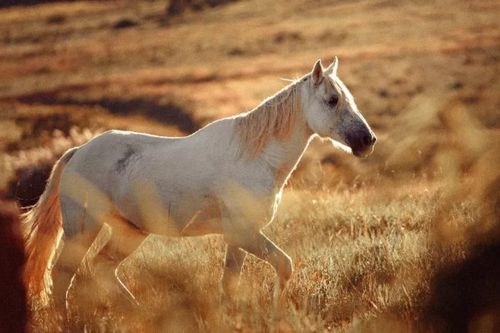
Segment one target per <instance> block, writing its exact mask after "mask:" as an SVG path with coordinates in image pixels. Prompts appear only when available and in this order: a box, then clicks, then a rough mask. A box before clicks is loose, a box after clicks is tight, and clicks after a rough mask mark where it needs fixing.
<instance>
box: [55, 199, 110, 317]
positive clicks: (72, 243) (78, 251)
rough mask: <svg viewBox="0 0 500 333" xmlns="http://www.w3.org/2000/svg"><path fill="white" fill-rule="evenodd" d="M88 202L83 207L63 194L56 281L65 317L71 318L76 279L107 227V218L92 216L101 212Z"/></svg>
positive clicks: (58, 304) (56, 299) (57, 292)
mask: <svg viewBox="0 0 500 333" xmlns="http://www.w3.org/2000/svg"><path fill="white" fill-rule="evenodd" d="M88 201H89V200H86V201H82V202H84V204H81V203H78V202H75V201H74V200H72V199H70V198H69V197H67V196H65V195H61V213H62V218H63V230H64V235H63V237H62V246H61V247H60V250H59V255H58V259H57V261H56V265H55V267H54V270H53V272H54V274H53V280H54V298H55V303H56V306H60V307H62V309H63V311H64V316H66V315H67V310H68V304H67V294H68V291H69V289H70V287H71V282H72V280H73V277H74V275H75V273H76V271H77V270H78V267H79V266H80V265H81V263H82V261H83V260H84V258H85V255H86V254H87V252H88V250H89V248H90V246H91V245H92V243H93V242H94V240H95V239H96V237H97V235H98V234H99V231H100V230H101V228H102V225H103V219H101V218H98V217H97V216H103V215H97V214H94V215H92V214H90V212H91V211H94V212H95V211H97V209H96V207H97V205H95V204H93V203H92V202H91V203H89V202H88Z"/></svg>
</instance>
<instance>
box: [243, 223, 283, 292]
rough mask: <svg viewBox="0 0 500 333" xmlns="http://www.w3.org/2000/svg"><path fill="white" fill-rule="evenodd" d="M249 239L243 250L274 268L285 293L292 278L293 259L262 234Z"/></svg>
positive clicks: (259, 233)
mask: <svg viewBox="0 0 500 333" xmlns="http://www.w3.org/2000/svg"><path fill="white" fill-rule="evenodd" d="M249 238H250V240H249V241H248V242H246V244H245V246H244V247H243V248H244V249H245V250H246V251H248V252H250V253H252V254H253V255H255V256H257V257H258V258H260V259H262V260H265V261H267V262H268V263H270V264H271V265H272V266H273V267H274V269H275V270H276V273H277V274H278V277H279V280H280V288H281V291H284V289H285V287H286V283H287V282H288V280H290V277H291V276H292V272H293V264H292V259H291V258H290V257H289V256H288V255H287V254H286V253H285V252H284V251H283V250H282V249H280V248H279V247H278V246H277V245H276V244H274V243H273V242H272V241H271V240H270V239H269V238H267V237H266V236H265V235H264V234H262V233H261V232H258V233H255V234H254V235H252V236H251V237H249Z"/></svg>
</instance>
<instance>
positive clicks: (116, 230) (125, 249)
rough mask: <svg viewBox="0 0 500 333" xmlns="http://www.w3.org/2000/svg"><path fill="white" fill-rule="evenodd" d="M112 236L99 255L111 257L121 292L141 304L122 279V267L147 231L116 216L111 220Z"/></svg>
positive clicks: (112, 269) (136, 303)
mask: <svg viewBox="0 0 500 333" xmlns="http://www.w3.org/2000/svg"><path fill="white" fill-rule="evenodd" d="M110 226H111V237H110V239H109V241H108V243H107V244H106V246H104V248H103V249H102V250H101V251H100V252H99V256H101V257H105V258H107V259H110V261H111V262H112V266H111V273H112V278H113V279H114V280H115V281H116V282H117V286H118V288H119V290H120V292H121V293H122V294H123V295H124V296H125V297H126V298H127V299H128V300H129V301H130V302H131V303H132V304H134V305H139V303H138V302H137V300H136V298H135V296H134V295H133V294H132V292H130V290H129V289H128V288H127V286H126V285H125V283H123V281H122V280H121V279H120V274H119V273H120V268H121V266H122V264H123V263H124V262H125V260H126V258H127V257H128V256H130V255H131V254H132V253H133V252H134V251H135V250H136V249H137V248H138V247H139V246H140V245H141V244H142V242H143V241H144V239H145V238H146V237H147V234H146V233H143V232H141V231H140V230H139V229H137V228H135V227H134V226H133V225H131V224H130V223H129V222H128V221H126V220H125V219H122V218H120V217H118V216H114V217H113V218H112V219H111V220H110Z"/></svg>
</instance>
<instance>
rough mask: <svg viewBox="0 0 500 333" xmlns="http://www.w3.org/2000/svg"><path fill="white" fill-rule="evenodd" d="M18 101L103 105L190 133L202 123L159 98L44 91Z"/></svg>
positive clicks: (118, 111) (112, 111) (89, 105)
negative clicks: (86, 96) (82, 95)
mask: <svg viewBox="0 0 500 333" xmlns="http://www.w3.org/2000/svg"><path fill="white" fill-rule="evenodd" d="M17 100H18V101H20V102H22V103H26V104H45V105H77V106H88V107H96V106H100V107H102V108H104V109H106V110H108V111H109V112H111V113H113V114H117V115H123V116H127V115H134V114H141V115H144V116H146V117H147V118H150V119H152V120H155V121H157V122H160V123H162V124H169V125H174V126H176V127H178V128H179V129H180V130H182V131H183V132H186V133H192V132H194V131H196V130H197V129H199V128H200V124H198V123H197V122H196V121H195V120H194V118H193V117H192V116H191V114H190V113H189V112H187V111H186V110H185V108H184V107H182V106H181V105H179V104H177V103H175V102H172V101H170V100H165V99H162V98H159V97H133V98H129V99H127V98H123V99H122V98H118V97H102V98H98V99H88V100H87V99H86V100H81V99H78V98H75V97H61V96H59V92H44V93H37V94H32V95H25V96H22V97H19V98H17Z"/></svg>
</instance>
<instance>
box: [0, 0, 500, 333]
mask: <svg viewBox="0 0 500 333" xmlns="http://www.w3.org/2000/svg"><path fill="white" fill-rule="evenodd" d="M187 2H189V1H187ZM167 3H168V1H125V0H120V1H72V2H54V3H42V4H37V5H30V6H8V7H6V8H1V9H0V78H1V80H0V154H1V155H0V200H2V201H4V203H5V204H10V205H13V203H14V202H15V201H16V200H18V201H20V202H21V203H22V204H26V205H28V204H33V203H34V202H36V199H37V197H38V195H39V194H40V192H41V190H43V186H44V184H45V178H46V177H47V175H48V172H49V170H50V168H51V166H52V165H53V163H54V162H55V161H56V159H57V158H59V157H60V155H61V154H62V153H63V152H64V151H65V150H66V149H68V148H69V147H71V146H75V145H79V144H82V143H84V142H86V141H87V140H88V139H90V138H92V137H93V136H94V135H96V134H98V133H100V132H103V131H105V130H107V129H111V128H119V129H126V130H134V131H142V132H148V133H153V134H159V135H167V136H181V135H187V134H190V133H192V132H194V131H196V130H197V129H199V128H201V127H203V126H204V125H206V124H208V123H209V122H211V121H213V120H215V119H218V118H221V117H225V116H230V115H234V114H238V113H241V112H245V111H248V110H251V109H252V108H254V107H255V106H257V105H258V104H259V103H260V101H262V100H263V99H264V98H266V97H267V96H269V95H272V94H274V93H275V92H277V91H278V90H279V89H281V88H282V87H284V86H286V85H287V84H288V82H287V81H286V80H282V79H295V78H298V77H299V76H301V75H304V74H305V73H307V72H309V71H310V70H311V69H312V66H313V64H314V62H315V61H316V59H318V58H321V59H322V60H323V63H324V64H325V65H326V64H329V63H330V62H331V60H332V59H333V57H334V56H338V58H339V60H340V65H339V77H340V78H341V79H342V80H343V81H344V82H345V83H346V85H347V86H348V87H349V89H350V90H351V92H352V94H353V95H354V97H355V100H356V103H357V105H358V107H359V109H360V110H361V112H362V113H363V114H364V116H365V118H366V119H367V121H368V123H369V124H370V125H371V127H372V129H373V130H374V131H375V133H376V134H377V137H378V142H377V145H376V147H375V151H374V153H373V154H372V155H371V156H370V157H369V158H366V159H357V158H356V157H354V156H352V155H348V154H346V153H345V152H342V151H340V150H337V149H335V148H334V147H332V145H331V144H329V143H327V142H322V141H321V140H319V139H315V140H314V141H313V142H312V144H311V146H310V147H309V149H308V150H307V152H306V154H305V157H304V159H303V160H302V161H301V163H300V165H299V166H298V168H297V170H296V171H295V173H294V174H293V175H292V178H291V179H290V180H289V183H288V185H287V187H286V188H285V192H284V198H283V201H282V204H281V206H280V208H279V211H278V213H277V216H276V219H275V221H274V222H273V223H272V224H271V225H270V226H269V227H268V228H267V229H265V231H264V232H265V233H266V235H268V236H269V238H271V239H272V240H273V241H276V243H277V244H279V246H280V247H282V248H283V249H284V250H285V251H286V252H287V253H289V254H290V256H291V257H292V259H293V260H294V265H295V271H294V273H293V275H292V279H291V281H290V283H289V286H288V288H287V290H286V293H285V297H284V302H280V301H279V300H278V297H277V294H276V288H275V287H276V283H277V281H276V280H277V278H276V276H275V273H274V271H273V270H272V268H271V267H270V266H268V265H267V264H265V263H263V262H261V261H259V260H257V259H255V258H254V257H247V259H246V261H245V265H244V268H243V274H242V277H241V282H240V288H239V290H240V294H241V295H240V297H239V299H238V300H236V301H235V302H227V301H225V300H223V299H221V286H220V277H221V274H222V262H223V255H224V243H223V241H222V238H221V237H220V236H206V237H201V238H192V239H174V238H172V239H171V238H161V237H156V236H153V237H151V238H149V239H148V240H147V241H146V244H144V246H143V247H142V248H141V249H140V250H139V251H137V252H136V253H135V254H134V255H133V256H132V257H131V258H130V260H128V261H127V262H126V264H124V265H123V267H122V271H121V274H122V276H123V280H124V281H126V283H127V285H129V287H130V289H131V290H132V291H133V292H134V294H135V295H136V296H137V299H138V300H139V302H140V303H141V306H140V307H139V308H137V307H133V306H131V305H129V304H128V303H127V301H126V300H125V299H123V296H121V295H120V294H119V292H118V291H117V290H116V288H115V287H114V286H113V285H112V283H111V280H110V279H109V277H108V275H107V273H106V267H107V266H108V263H106V262H105V261H97V262H96V263H95V265H93V266H92V267H91V268H90V269H86V270H82V272H80V273H81V274H79V275H78V277H77V279H76V281H75V283H74V287H73V288H72V291H71V292H70V304H71V310H72V314H71V315H72V324H71V325H72V326H71V327H69V328H68V327H66V328H64V327H63V324H62V323H61V320H60V317H59V315H58V313H59V312H58V311H59V309H56V308H54V307H52V306H51V307H40V306H38V305H37V304H36V302H34V304H33V309H34V310H33V323H32V325H33V328H34V332H53V331H61V330H67V331H71V332H84V331H85V332H103V331H104V332H137V331H139V332H142V331H151V332H153V331H161V332H175V331H187V332H190V331H193V332H197V331H202V332H234V331H239V332H260V331H263V332H271V331H272V332H329V331H334V332H417V331H418V330H419V329H423V330H424V331H434V332H441V331H443V332H444V331H450V332H451V331H455V332H456V330H454V328H456V327H459V328H461V329H462V330H463V332H495V331H498V329H499V328H500V320H499V318H500V287H499V286H498V282H495V281H500V277H499V275H500V274H499V271H500V269H498V267H497V266H498V262H496V261H495V260H494V259H492V261H491V262H489V261H487V259H488V258H491V255H490V256H488V254H489V253H495V252H494V251H493V250H492V249H495V248H496V247H495V246H498V242H499V238H498V237H497V235H498V233H499V231H500V227H499V226H498V221H499V220H500V217H499V216H500V212H499V207H500V199H499V193H500V171H499V170H500V168H499V165H500V94H499V91H500V23H499V20H498V17H499V15H500V3H499V2H498V1H494V0H491V1H489V0H479V1H459V0H442V1H438V2H435V1H427V0H414V1H393V0H375V1H369V0H356V1H344V0H336V1H323V0H296V1H285V0H240V1H230V2H228V3H226V4H224V5H220V6H214V7H211V6H201V5H200V6H199V7H196V6H194V7H193V6H188V7H187V8H186V9H185V10H184V11H183V12H182V13H181V14H179V15H167V14H166V13H167V11H166V7H167ZM193 3H196V1H194V2H193ZM199 3H203V1H199ZM166 172H168V170H166ZM105 236H106V230H103V233H102V237H105ZM491 251H493V252H491ZM478 258H479V259H478ZM485 258H486V259H485ZM493 258H495V257H494V255H493ZM474 260H476V261H474ZM477 262H479V264H477ZM474 265H475V266H474ZM470 267H473V268H470ZM478 267H479V268H478ZM467 269H469V270H470V271H472V272H474V271H481V272H483V273H484V274H483V276H486V278H484V279H483V280H481V279H480V280H475V279H474V274H469V273H463V274H465V276H467V278H463V277H462V278H460V279H459V278H458V277H457V276H461V275H460V274H462V273H461V272H463V270H467ZM495 269H496V271H495ZM495 274H496V275H495ZM488 277H489V278H488ZM454 279H455V280H454ZM443 281H449V283H445V282H443ZM457 281H459V282H457ZM478 281H479V282H478ZM443 284H444V285H446V286H451V287H449V288H451V289H449V292H447V293H441V294H440V293H439V291H440V290H448V289H446V288H441V287H440V286H442V285H443ZM453 286H457V289H460V290H461V291H460V293H458V292H457V290H456V289H453ZM460 286H467V287H463V288H460ZM483 287H484V288H485V289H486V288H488V289H487V291H485V289H483ZM464 288H465V289H467V288H469V289H467V290H466V291H464ZM488 294H490V295H491V297H485V296H484V295H488ZM446 295H448V296H446ZM450 295H452V296H453V295H455V296H456V295H460V297H459V298H460V299H462V300H464V302H466V303H467V302H468V303H467V304H472V305H471V307H470V308H467V309H465V308H462V307H461V306H459V305H457V304H456V303H457V301H456V299H455V298H454V297H451V296H450ZM447 297H448V298H447ZM459 319H460V320H461V321H459ZM433 323H436V324H435V325H434V324H433ZM453 323H454V324H453ZM426 325H431V326H432V325H434V326H432V330H431V329H430V328H429V327H427V326H426ZM453 325H458V326H453Z"/></svg>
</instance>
